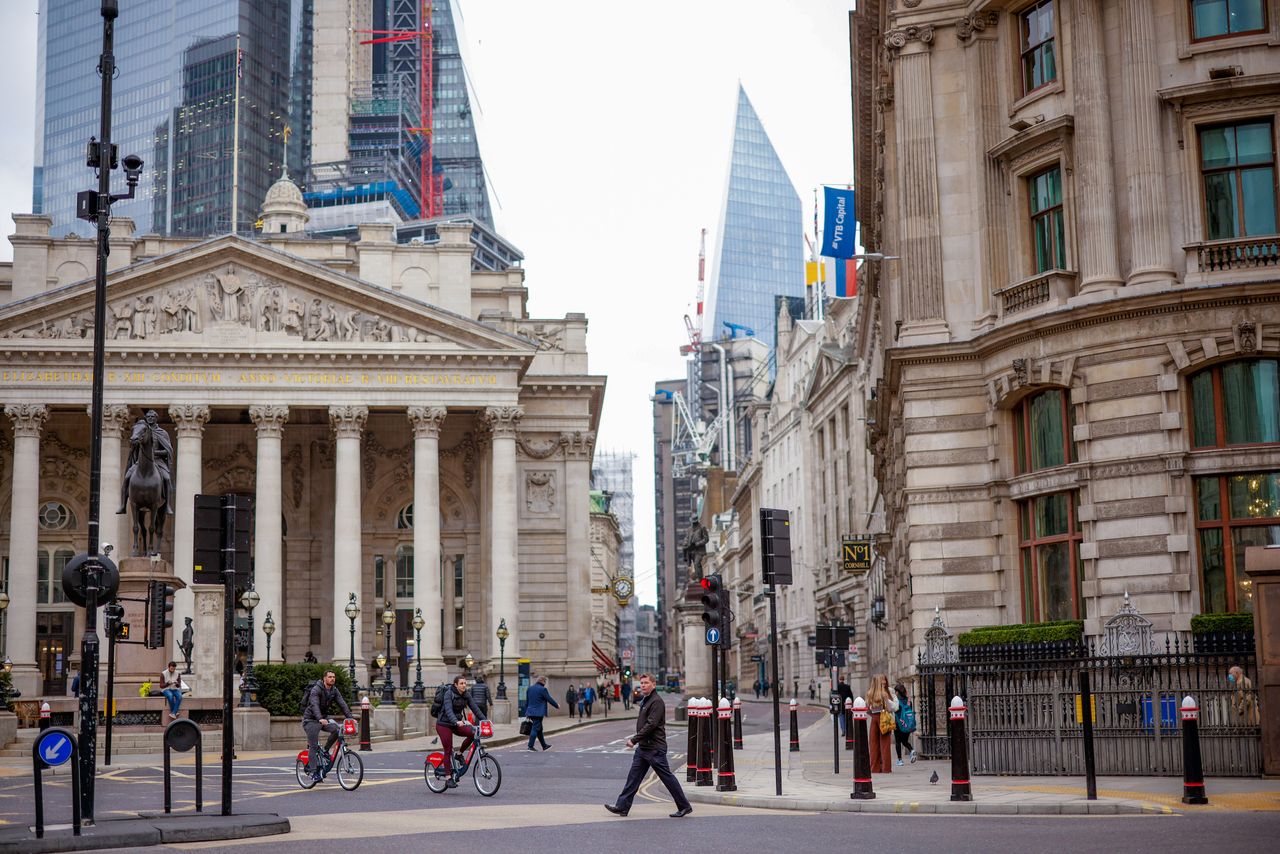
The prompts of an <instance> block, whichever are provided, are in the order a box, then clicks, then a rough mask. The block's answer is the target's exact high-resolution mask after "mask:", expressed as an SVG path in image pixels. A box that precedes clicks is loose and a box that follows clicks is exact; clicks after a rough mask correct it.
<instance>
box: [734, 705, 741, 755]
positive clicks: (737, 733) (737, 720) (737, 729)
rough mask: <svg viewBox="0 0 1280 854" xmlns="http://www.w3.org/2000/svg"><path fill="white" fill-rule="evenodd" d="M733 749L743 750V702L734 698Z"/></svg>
mask: <svg viewBox="0 0 1280 854" xmlns="http://www.w3.org/2000/svg"><path fill="white" fill-rule="evenodd" d="M733 749H734V750H741V749H742V701H741V700H739V699H738V698H737V697H734V698H733Z"/></svg>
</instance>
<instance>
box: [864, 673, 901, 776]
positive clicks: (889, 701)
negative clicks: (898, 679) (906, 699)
mask: <svg viewBox="0 0 1280 854" xmlns="http://www.w3.org/2000/svg"><path fill="white" fill-rule="evenodd" d="M897 711H898V700H897V698H896V697H894V696H893V692H892V691H890V690H889V677H888V676H885V675H884V674H883V673H877V674H876V675H875V676H873V677H871V687H870V688H869V689H867V717H868V720H867V730H868V732H867V736H868V746H869V748H870V753H871V773H872V774H890V773H892V772H893V764H892V760H891V759H890V757H889V749H890V747H891V746H892V744H893V731H894V730H895V729H897V726H898V725H897V722H896V721H895V720H894V713H895V712H897Z"/></svg>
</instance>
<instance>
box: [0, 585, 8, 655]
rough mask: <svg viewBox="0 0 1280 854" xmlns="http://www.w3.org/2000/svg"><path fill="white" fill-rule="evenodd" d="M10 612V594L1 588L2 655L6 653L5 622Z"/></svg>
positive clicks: (0, 641) (0, 626) (0, 651)
mask: <svg viewBox="0 0 1280 854" xmlns="http://www.w3.org/2000/svg"><path fill="white" fill-rule="evenodd" d="M8 613H9V594H8V593H5V592H4V591H3V590H0V655H4V623H5V617H6V616H8Z"/></svg>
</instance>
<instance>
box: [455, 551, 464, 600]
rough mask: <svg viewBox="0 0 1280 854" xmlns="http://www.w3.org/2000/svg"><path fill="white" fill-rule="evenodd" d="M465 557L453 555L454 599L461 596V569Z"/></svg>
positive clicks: (462, 588)
mask: <svg viewBox="0 0 1280 854" xmlns="http://www.w3.org/2000/svg"><path fill="white" fill-rule="evenodd" d="M465 557H466V556H465V555H454V557H453V595H454V598H456V599H461V598H462V596H463V590H464V587H463V583H462V582H463V567H464V558H465Z"/></svg>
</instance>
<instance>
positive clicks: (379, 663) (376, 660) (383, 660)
mask: <svg viewBox="0 0 1280 854" xmlns="http://www.w3.org/2000/svg"><path fill="white" fill-rule="evenodd" d="M386 664H387V656H386V655H385V654H384V653H383V652H382V650H378V654H377V655H375V656H374V657H373V665H374V666H375V667H377V668H378V669H379V670H381V669H382V668H383V667H385V666H386ZM384 687H385V686H384ZM369 691H370V693H372V692H373V679H372V678H371V679H370V680H369ZM386 698H387V692H386V691H383V692H382V699H384V700H385V699H386Z"/></svg>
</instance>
